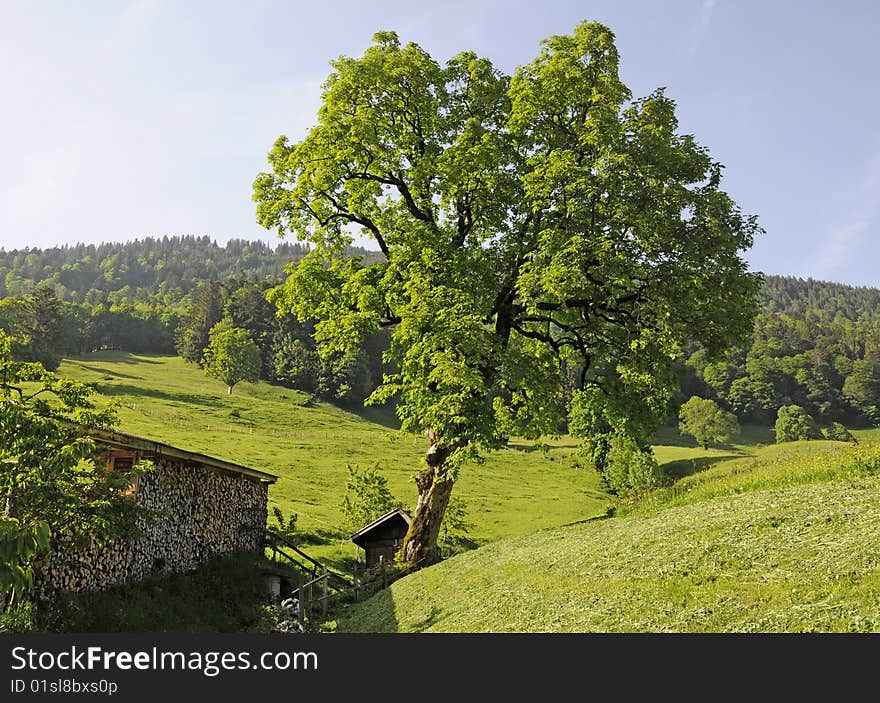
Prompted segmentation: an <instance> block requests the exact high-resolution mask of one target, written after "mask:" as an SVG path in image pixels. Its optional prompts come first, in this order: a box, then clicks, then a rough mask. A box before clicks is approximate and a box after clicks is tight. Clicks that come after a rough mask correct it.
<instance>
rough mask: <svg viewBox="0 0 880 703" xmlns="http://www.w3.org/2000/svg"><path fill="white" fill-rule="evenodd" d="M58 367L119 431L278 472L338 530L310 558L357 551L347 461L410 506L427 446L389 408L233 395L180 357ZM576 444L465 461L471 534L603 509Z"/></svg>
mask: <svg viewBox="0 0 880 703" xmlns="http://www.w3.org/2000/svg"><path fill="white" fill-rule="evenodd" d="M59 373H60V374H61V375H64V376H68V377H72V378H77V379H80V380H83V381H86V382H89V383H91V384H93V385H95V386H96V387H97V389H98V390H99V391H100V392H101V393H103V394H104V395H106V396H107V397H109V398H112V399H115V400H116V401H118V402H119V403H120V406H119V415H120V418H121V420H122V426H121V429H122V430H124V431H127V432H131V433H132V434H137V435H142V436H146V437H151V438H155V439H158V440H160V441H164V442H167V443H169V444H173V445H175V446H178V447H182V448H185V449H190V450H193V451H200V452H204V453H206V454H209V455H212V456H217V457H220V458H223V459H227V460H230V461H234V462H238V463H241V464H244V465H246V466H252V467H254V468H257V469H261V470H265V471H269V472H271V473H275V474H277V475H279V476H280V478H279V480H278V483H277V484H275V485H274V486H272V487H271V488H270V491H269V498H270V504H275V505H278V506H280V507H281V508H282V510H284V511H285V514H287V513H289V512H291V511H292V512H296V513H298V515H299V523H298V526H299V527H300V528H302V529H303V530H305V531H310V532H315V531H317V530H325V531H330V532H331V533H332V532H335V533H336V535H337V536H336V537H335V538H332V539H331V540H330V543H328V544H324V545H314V546H310V547H309V548H308V551H309V552H310V553H312V554H314V555H316V556H327V557H330V558H335V557H339V556H343V555H348V556H351V555H353V550H354V547H353V545H352V544H351V543H350V542H349V541H348V540H347V537H346V535H345V532H344V531H343V530H341V529H340V527H341V525H342V513H341V511H340V509H339V504H340V502H341V500H342V496H343V493H344V490H345V481H346V477H347V471H346V464H349V463H351V464H360V465H362V466H364V465H369V464H372V463H374V462H377V461H378V462H380V463H381V465H382V468H383V470H384V473H385V475H386V476H387V478H388V481H389V484H390V487H391V489H392V491H393V492H394V494H395V495H396V496H398V497H399V498H401V499H402V500H404V501H405V502H406V503H407V504H413V503H414V502H415V486H414V484H413V483H412V481H411V476H412V475H413V473H414V472H415V470H417V469H418V466H419V462H420V461H421V456H422V454H423V452H424V450H425V448H426V447H425V442H424V440H423V439H422V438H419V437H415V438H414V437H405V436H402V435H401V434H400V433H399V432H397V431H396V429H395V426H396V425H395V422H394V421H393V417H391V414H390V413H388V412H385V411H382V410H368V411H365V412H363V413H362V414H361V415H358V414H354V413H352V412H345V411H343V410H340V409H338V408H336V407H334V406H332V405H329V404H324V403H320V404H317V405H314V406H313V407H309V405H308V402H307V400H308V399H307V398H306V396H305V395H303V394H301V393H299V392H297V391H291V390H289V389H285V388H280V387H275V386H271V385H269V384H266V383H259V384H250V383H242V384H240V385H238V386H236V387H235V390H234V393H233V395H232V396H227V395H226V389H225V387H224V386H223V384H221V383H220V382H218V381H214V380H212V379H209V378H207V377H205V375H204V374H203V373H202V372H201V370H200V369H198V368H197V367H196V366H194V365H192V364H187V363H185V362H184V361H183V360H182V359H180V358H177V357H162V356H135V355H131V354H127V353H122V352H101V353H98V354H91V355H88V356H86V357H81V358H76V359H67V360H65V361H64V362H63V363H62V365H61V368H60V369H59ZM573 446H574V445H573V443H572V442H570V441H569V442H566V441H560V442H556V443H555V445H554V448H553V449H551V450H550V452H549V453H548V454H547V455H546V456H545V455H542V454H540V453H538V452H528V451H525V447H523V446H517V445H514V448H513V449H509V450H505V451H500V452H497V453H495V454H494V455H492V456H491V457H490V458H489V459H488V460H487V462H486V464H485V465H483V466H469V467H465V469H464V470H463V472H462V475H461V478H460V480H459V483H458V485H457V486H456V489H455V494H456V495H457V496H460V497H461V498H463V499H464V500H465V501H466V503H467V509H468V516H467V517H468V520H469V522H471V523H472V524H473V528H472V529H471V531H470V535H469V536H470V537H471V538H472V539H473V540H475V541H477V542H487V541H490V540H494V539H497V538H499V537H504V536H510V535H518V534H525V533H528V532H533V531H535V530H539V529H542V528H545V527H549V526H553V525H562V524H565V523H569V522H573V521H576V520H581V519H583V518H585V517H588V516H592V515H596V514H599V513H602V512H603V511H604V509H605V506H606V504H607V501H608V496H607V494H606V493H605V492H604V491H603V490H602V488H601V486H600V481H599V478H598V476H597V474H596V473H595V472H593V471H590V470H586V469H575V468H572V464H571V462H570V460H569V458H568V455H569V454H570V453H571V451H572V448H573Z"/></svg>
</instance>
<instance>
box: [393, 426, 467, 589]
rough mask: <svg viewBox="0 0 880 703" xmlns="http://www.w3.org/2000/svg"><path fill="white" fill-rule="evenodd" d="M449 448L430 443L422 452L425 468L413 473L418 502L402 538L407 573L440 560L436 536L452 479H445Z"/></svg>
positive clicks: (451, 449) (450, 451) (450, 493)
mask: <svg viewBox="0 0 880 703" xmlns="http://www.w3.org/2000/svg"><path fill="white" fill-rule="evenodd" d="M453 451H454V448H452V447H441V446H438V445H437V444H436V443H435V444H432V445H431V448H430V449H428V453H427V454H426V455H425V461H426V462H427V463H428V467H427V468H426V469H423V470H422V471H421V472H420V473H419V474H418V475H417V476H416V485H417V486H418V488H419V502H418V503H417V505H416V510H415V513H414V514H413V518H412V522H411V523H410V526H409V530H407V533H406V536H405V537H404V538H403V548H402V552H403V562H404V568H405V570H406V571H407V572H411V571H417V570H418V569H422V568H424V567H426V566H431V565H432V564H436V563H438V562H439V561H440V560H441V556H440V548H439V547H438V546H437V538H438V537H439V535H440V525H441V523H442V522H443V515H444V514H445V513H446V506H447V505H449V497H450V496H451V495H452V487H453V485H454V483H455V482H454V481H452V480H451V479H449V478H447V477H446V476H447V467H446V460H447V459H448V458H449V456H450V454H452V452H453Z"/></svg>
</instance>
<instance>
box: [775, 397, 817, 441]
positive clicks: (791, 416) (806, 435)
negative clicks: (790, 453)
mask: <svg viewBox="0 0 880 703" xmlns="http://www.w3.org/2000/svg"><path fill="white" fill-rule="evenodd" d="M774 429H775V430H776V441H777V442H796V441H797V440H799V439H822V433H821V432H820V431H819V428H818V427H817V426H816V422H815V420H813V418H812V417H810V415H809V413H807V411H806V410H804V409H803V408H802V407H801V406H800V405H783V406H782V407H781V408H779V412H778V413H777V415H776V426H775V428H774Z"/></svg>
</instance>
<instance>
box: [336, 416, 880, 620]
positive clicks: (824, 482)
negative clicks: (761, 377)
mask: <svg viewBox="0 0 880 703" xmlns="http://www.w3.org/2000/svg"><path fill="white" fill-rule="evenodd" d="M866 439H867V440H868V442H865V441H863V442H862V444H861V445H860V446H855V447H853V446H851V445H843V444H836V443H825V442H810V443H806V442H802V443H795V445H793V446H789V445H780V446H778V447H773V448H770V447H768V448H765V449H764V450H763V451H761V452H760V453H759V454H758V455H757V456H755V457H752V458H745V459H735V460H728V461H722V462H720V463H718V464H716V465H715V466H713V467H712V468H710V469H707V470H706V471H704V472H701V473H700V474H694V475H692V476H690V477H688V478H687V479H683V480H682V481H681V482H679V483H678V484H675V485H673V486H671V487H668V488H665V489H662V490H660V491H658V492H657V494H656V495H654V496H652V497H651V498H650V499H648V500H644V501H639V502H636V503H633V504H630V505H624V506H620V507H621V509H619V510H618V511H617V514H616V515H615V516H614V517H609V518H605V519H595V520H589V521H584V522H583V523H581V524H577V525H570V526H566V527H557V528H551V529H547V530H542V531H539V532H537V533H535V534H531V535H527V536H523V537H515V538H510V539H504V540H500V541H497V542H494V543H492V544H489V545H487V546H484V547H482V548H480V549H478V550H475V551H471V552H468V553H465V554H460V555H458V556H455V557H453V558H451V559H448V560H446V561H444V562H442V563H441V564H438V565H437V566H433V567H431V568H429V569H425V570H422V571H419V572H417V573H415V574H413V575H411V576H408V577H406V578H404V579H401V580H400V581H397V582H395V583H394V584H392V586H391V587H390V588H389V589H387V590H385V591H382V592H380V593H379V594H377V595H376V596H374V597H373V598H372V599H370V600H368V601H366V602H364V603H361V604H357V605H354V606H350V608H349V609H348V610H347V611H346V612H345V613H344V614H342V616H341V617H340V618H339V619H338V622H337V623H335V626H336V629H337V630H338V631H356V632H365V631H366V632H501V631H504V632H536V631H537V632H596V631H598V632H637V631H643V632H727V631H732V632H810V631H829V632H850V631H857V632H874V631H880V520H878V516H880V490H878V489H880V445H878V443H877V442H876V439H877V438H876V433H875V435H874V436H873V437H871V436H869V435H866ZM872 440H873V442H872Z"/></svg>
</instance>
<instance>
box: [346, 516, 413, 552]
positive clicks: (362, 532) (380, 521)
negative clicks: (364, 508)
mask: <svg viewBox="0 0 880 703" xmlns="http://www.w3.org/2000/svg"><path fill="white" fill-rule="evenodd" d="M391 520H403V521H404V522H405V523H406V525H407V527H408V526H409V524H410V523H411V522H412V518H411V517H410V516H409V515H408V514H407V513H405V512H404V511H403V510H401V509H400V508H394V510H389V511H388V512H387V513H385V514H384V515H382V516H381V517H377V518H376V519H375V520H373V522H371V523H370V524H369V525H364V527H362V528H361V529H359V530H358V531H357V532H355V533H354V534H353V535H352V536H351V541H352V542H354V543H355V544H356V545H358V546H359V547H362V546H363V544H362V542H363V541H364V539H363V538H364V537H366V536H367V535H368V534H369V533H370V532H372V531H373V530H375V529H376V528H377V527H380V526H382V525H384V524H385V523H387V522H389V521H391Z"/></svg>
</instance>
